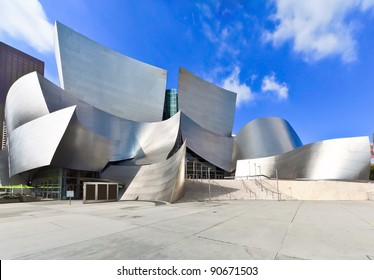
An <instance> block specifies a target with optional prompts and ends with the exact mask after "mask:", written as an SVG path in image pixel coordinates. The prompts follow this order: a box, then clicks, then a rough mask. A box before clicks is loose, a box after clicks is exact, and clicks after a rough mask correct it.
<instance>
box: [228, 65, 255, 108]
mask: <svg viewBox="0 0 374 280" xmlns="http://www.w3.org/2000/svg"><path fill="white" fill-rule="evenodd" d="M239 74H240V68H239V67H238V66H236V67H235V68H234V71H233V72H232V73H231V74H230V76H228V77H227V78H226V79H224V80H223V81H222V83H221V86H222V87H223V88H224V89H227V90H230V91H233V92H236V93H237V97H236V106H237V107H239V106H240V105H241V104H243V103H248V102H250V101H252V100H253V99H254V94H253V92H252V90H251V88H250V87H249V86H247V85H246V84H245V83H241V82H240V79H239Z"/></svg>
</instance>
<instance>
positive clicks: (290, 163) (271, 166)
mask: <svg viewBox="0 0 374 280" xmlns="http://www.w3.org/2000/svg"><path fill="white" fill-rule="evenodd" d="M275 169H276V170H277V171H278V177H279V178H280V179H295V178H302V179H313V180H319V179H321V180H322V179H331V180H368V178H369V172H370V143H369V137H366V136H365V137H353V138H340V139H332V140H325V141H321V142H316V143H313V144H308V145H305V146H302V147H299V148H297V149H295V150H292V151H290V152H287V153H284V154H280V155H276V156H271V157H263V158H254V159H247V160H238V161H237V166H236V173H235V176H237V177H241V176H248V175H250V176H252V175H259V174H260V172H261V174H263V175H266V176H269V177H273V178H274V177H275Z"/></svg>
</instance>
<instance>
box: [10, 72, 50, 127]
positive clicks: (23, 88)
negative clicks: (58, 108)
mask: <svg viewBox="0 0 374 280" xmlns="http://www.w3.org/2000/svg"><path fill="white" fill-rule="evenodd" d="M47 114H49V110H48V108H47V104H46V103H45V100H44V98H43V93H42V91H41V88H40V84H39V80H38V74H37V73H36V72H32V73H29V74H27V75H25V76H23V77H21V78H19V79H18V80H17V81H16V82H15V83H14V84H13V85H12V86H11V88H10V89H9V92H8V95H7V98H6V106H5V119H6V126H7V131H8V133H10V132H11V131H13V130H14V129H16V128H17V127H19V126H21V125H23V124H25V123H27V122H29V121H32V120H34V119H37V118H39V117H42V116H45V115H47Z"/></svg>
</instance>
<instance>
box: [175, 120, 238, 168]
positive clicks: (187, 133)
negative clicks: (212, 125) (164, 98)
mask: <svg viewBox="0 0 374 280" xmlns="http://www.w3.org/2000/svg"><path fill="white" fill-rule="evenodd" d="M181 129H182V138H183V140H185V141H187V147H188V148H189V149H191V150H192V151H193V152H194V153H196V154H198V155H199V156H200V157H202V158H204V159H205V160H207V161H209V162H210V163H211V164H214V165H215V166H218V167H219V168H222V169H223V170H226V171H232V165H231V157H232V151H233V138H232V137H226V136H221V135H217V134H214V133H212V132H210V131H209V130H207V129H204V128H203V127H201V126H199V125H198V124H197V123H196V122H194V121H193V120H191V119H190V118H189V117H188V116H186V115H184V113H182V117H181Z"/></svg>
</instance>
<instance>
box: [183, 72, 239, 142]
mask: <svg viewBox="0 0 374 280" xmlns="http://www.w3.org/2000/svg"><path fill="white" fill-rule="evenodd" d="M178 94H179V109H180V110H181V111H182V112H183V113H184V114H185V115H186V116H188V117H189V118H190V119H192V120H193V121H194V122H195V123H197V124H198V125H200V126H201V127H203V128H205V129H206V130H209V131H210V132H212V133H214V134H217V135H220V136H226V137H231V133H232V127H233V124H234V116H235V103H236V93H235V92H231V91H228V90H225V89H223V88H220V87H217V86H216V85H213V84H211V83H209V82H207V81H205V80H203V79H201V78H199V77H197V76H195V75H193V74H192V73H190V72H189V71H187V70H186V69H184V68H180V69H179V77H178ZM187 147H188V142H187Z"/></svg>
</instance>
